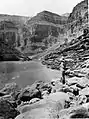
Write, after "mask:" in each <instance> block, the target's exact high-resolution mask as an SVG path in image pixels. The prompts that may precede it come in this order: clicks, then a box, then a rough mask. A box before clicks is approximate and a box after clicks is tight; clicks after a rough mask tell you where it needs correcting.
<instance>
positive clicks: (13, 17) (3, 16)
mask: <svg viewBox="0 0 89 119" xmlns="http://www.w3.org/2000/svg"><path fill="white" fill-rule="evenodd" d="M28 19H30V17H25V16H17V15H7V14H0V21H4V20H5V21H12V22H14V23H16V24H17V25H18V24H24V23H25V22H26V21H27V20H28Z"/></svg>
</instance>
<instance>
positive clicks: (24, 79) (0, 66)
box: [0, 61, 60, 87]
mask: <svg viewBox="0 0 89 119" xmlns="http://www.w3.org/2000/svg"><path fill="white" fill-rule="evenodd" d="M59 77H60V72H59V71H56V70H51V69H48V68H47V67H46V66H43V65H42V64H41V63H40V62H38V61H30V62H20V61H19V62H0V87H2V86H3V84H5V83H10V82H16V83H17V84H18V85H19V86H21V87H24V86H26V85H31V84H33V83H34V82H35V81H37V80H44V81H50V80H52V79H53V78H59Z"/></svg>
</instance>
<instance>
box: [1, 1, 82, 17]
mask: <svg viewBox="0 0 89 119" xmlns="http://www.w3.org/2000/svg"><path fill="white" fill-rule="evenodd" d="M81 1H82V0H0V14H12V15H25V16H34V15H36V13H38V12H41V11H43V10H48V11H50V12H54V13H57V14H59V15H61V14H64V13H70V12H72V9H73V7H74V6H75V5H77V3H79V2H81Z"/></svg>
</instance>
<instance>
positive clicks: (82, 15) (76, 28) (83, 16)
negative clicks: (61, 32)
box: [66, 0, 88, 39]
mask: <svg viewBox="0 0 89 119" xmlns="http://www.w3.org/2000/svg"><path fill="white" fill-rule="evenodd" d="M67 22H68V25H67V27H66V28H67V35H68V36H69V37H70V39H73V38H76V37H77V36H78V35H81V34H82V32H83V29H84V28H86V27H87V25H88V0H84V1H82V2H80V3H78V4H77V5H76V6H75V7H74V8H73V10H72V12H71V13H70V15H69V17H68V21H67Z"/></svg>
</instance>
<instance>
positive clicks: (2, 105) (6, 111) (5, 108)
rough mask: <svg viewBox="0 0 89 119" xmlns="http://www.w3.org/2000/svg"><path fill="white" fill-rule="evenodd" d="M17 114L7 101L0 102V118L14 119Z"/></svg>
mask: <svg viewBox="0 0 89 119" xmlns="http://www.w3.org/2000/svg"><path fill="white" fill-rule="evenodd" d="M18 114H20V113H19V112H18V111H17V110H16V109H15V108H14V107H13V105H12V104H11V103H10V102H9V101H7V100H3V99H1V100H0V116H2V117H3V118H4V119H9V118H12V119H14V118H15V117H16V116H17V115H18Z"/></svg>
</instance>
